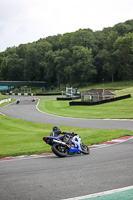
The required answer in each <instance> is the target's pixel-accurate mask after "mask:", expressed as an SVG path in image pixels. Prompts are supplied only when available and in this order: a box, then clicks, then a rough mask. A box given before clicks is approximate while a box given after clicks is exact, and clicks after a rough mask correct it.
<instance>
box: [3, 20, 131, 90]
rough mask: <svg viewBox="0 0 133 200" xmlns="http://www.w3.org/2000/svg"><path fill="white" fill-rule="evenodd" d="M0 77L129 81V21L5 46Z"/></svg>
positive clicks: (53, 81) (52, 81)
mask: <svg viewBox="0 0 133 200" xmlns="http://www.w3.org/2000/svg"><path fill="white" fill-rule="evenodd" d="M0 80H9V81H18V80H19V81H22V80H24V81H46V82H47V84H49V85H51V86H52V85H53V86H57V85H58V86H60V85H61V84H70V85H73V84H79V85H83V84H84V85H85V84H88V83H89V82H102V80H105V81H112V82H113V81H119V80H133V20H128V21H126V22H124V23H119V24H116V25H115V26H114V27H108V28H104V29H103V30H102V31H95V32H93V31H92V30H90V29H80V30H78V31H76V32H72V33H65V34H63V35H61V34H58V35H55V36H49V37H47V38H44V39H40V40H38V41H36V42H33V43H28V44H21V45H19V46H18V47H12V48H7V49H6V51H4V52H1V53H0Z"/></svg>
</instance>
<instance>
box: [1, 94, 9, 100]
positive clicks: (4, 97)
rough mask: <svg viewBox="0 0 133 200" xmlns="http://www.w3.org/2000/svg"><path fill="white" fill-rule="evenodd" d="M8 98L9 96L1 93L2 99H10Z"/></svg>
mask: <svg viewBox="0 0 133 200" xmlns="http://www.w3.org/2000/svg"><path fill="white" fill-rule="evenodd" d="M8 98H9V96H7V95H2V94H0V101H1V100H3V99H8Z"/></svg>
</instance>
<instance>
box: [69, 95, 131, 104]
mask: <svg viewBox="0 0 133 200" xmlns="http://www.w3.org/2000/svg"><path fill="white" fill-rule="evenodd" d="M127 98H131V94H128V95H124V96H119V97H115V98H112V99H105V100H101V101H96V102H87V101H75V102H74V101H72V102H69V105H70V106H93V105H99V104H103V103H109V102H113V101H118V100H123V99H127Z"/></svg>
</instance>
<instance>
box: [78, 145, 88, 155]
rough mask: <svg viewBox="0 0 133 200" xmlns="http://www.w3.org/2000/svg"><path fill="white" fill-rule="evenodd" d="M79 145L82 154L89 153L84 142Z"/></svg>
mask: <svg viewBox="0 0 133 200" xmlns="http://www.w3.org/2000/svg"><path fill="white" fill-rule="evenodd" d="M80 147H81V149H82V153H83V154H89V153H90V149H89V148H88V147H87V146H86V145H85V144H83V143H81V144H80Z"/></svg>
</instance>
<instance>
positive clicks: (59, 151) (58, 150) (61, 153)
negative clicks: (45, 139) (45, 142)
mask: <svg viewBox="0 0 133 200" xmlns="http://www.w3.org/2000/svg"><path fill="white" fill-rule="evenodd" d="M52 151H53V153H54V154H55V155H57V156H58V157H66V156H67V154H68V149H67V148H66V147H65V146H63V145H60V144H53V145H52Z"/></svg>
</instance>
